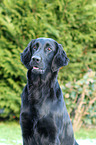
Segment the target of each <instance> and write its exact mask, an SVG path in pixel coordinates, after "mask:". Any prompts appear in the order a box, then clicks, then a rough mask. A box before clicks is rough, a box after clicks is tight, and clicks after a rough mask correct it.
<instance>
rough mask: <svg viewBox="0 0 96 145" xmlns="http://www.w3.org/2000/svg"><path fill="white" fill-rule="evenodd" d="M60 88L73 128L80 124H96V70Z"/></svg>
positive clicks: (78, 126)
mask: <svg viewBox="0 0 96 145" xmlns="http://www.w3.org/2000/svg"><path fill="white" fill-rule="evenodd" d="M62 90H63V95H64V98H65V103H66V106H67V109H68V112H69V114H70V116H71V118H72V122H73V127H74V130H77V129H79V128H80V127H81V125H92V124H93V125H96V72H93V71H90V72H88V73H86V74H85V75H84V77H83V79H81V80H79V81H77V82H72V83H68V84H66V85H65V86H62ZM73 118H74V119H73ZM73 120H74V121H73Z"/></svg>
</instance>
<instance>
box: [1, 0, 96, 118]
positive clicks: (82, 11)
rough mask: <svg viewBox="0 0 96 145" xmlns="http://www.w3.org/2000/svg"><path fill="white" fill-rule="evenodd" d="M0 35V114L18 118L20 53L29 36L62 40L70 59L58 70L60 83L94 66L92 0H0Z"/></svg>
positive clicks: (22, 76)
mask: <svg viewBox="0 0 96 145" xmlns="http://www.w3.org/2000/svg"><path fill="white" fill-rule="evenodd" d="M0 37H1V38H0V78H1V79H0V112H1V113H0V116H1V118H2V117H3V118H7V117H8V118H9V119H12V118H17V119H18V118H19V112H20V103H21V102H20V94H21V92H22V89H23V87H24V86H25V84H26V71H27V70H26V68H25V67H24V66H23V65H22V63H21V61H20V53H21V52H22V51H23V50H24V48H25V47H26V46H27V44H28V43H29V42H30V41H31V40H32V39H35V38H38V37H51V38H53V39H55V40H56V41H57V42H58V43H60V44H62V46H63V48H64V50H65V51H66V53H67V56H68V57H69V59H70V62H69V65H68V66H67V67H64V68H63V69H61V70H60V73H59V76H58V79H59V82H60V83H61V85H64V84H66V83H67V82H74V81H75V80H79V79H81V78H82V77H83V76H84V74H85V73H86V72H87V71H88V70H90V69H92V70H93V71H94V70H96V65H95V64H96V1H95V0H91V1H90V0H86V1H83V0H77V1H75V0H73V1H71V0H55V1H50V0H39V1H37V0H27V1H26V0H20V1H19V0H15V1H14V0H10V1H9V0H1V1H0Z"/></svg>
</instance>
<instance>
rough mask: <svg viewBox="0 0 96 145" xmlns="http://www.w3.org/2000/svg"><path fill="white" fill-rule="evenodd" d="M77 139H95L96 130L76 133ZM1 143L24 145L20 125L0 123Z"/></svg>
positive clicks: (81, 130) (82, 130)
mask: <svg viewBox="0 0 96 145" xmlns="http://www.w3.org/2000/svg"><path fill="white" fill-rule="evenodd" d="M75 138H76V139H87V138H90V139H95V138H96V129H86V128H82V129H80V130H79V131H78V132H75ZM0 143H6V144H7V145H22V138H21V130H20V125H19V123H16V122H15V123H14V122H10V123H8V122H6V123H3V122H1V123H0Z"/></svg>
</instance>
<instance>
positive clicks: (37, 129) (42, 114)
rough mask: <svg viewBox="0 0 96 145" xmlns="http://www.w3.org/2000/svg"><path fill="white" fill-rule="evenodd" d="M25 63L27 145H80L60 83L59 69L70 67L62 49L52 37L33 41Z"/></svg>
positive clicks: (22, 118) (24, 128) (23, 57)
mask: <svg viewBox="0 0 96 145" xmlns="http://www.w3.org/2000/svg"><path fill="white" fill-rule="evenodd" d="M21 61H22V62H23V64H24V65H25V66H26V68H27V69H28V72H27V85H26V86H25V88H24V89H23V92H22V96H21V98H22V104H21V113H20V125H21V129H22V137H23V145H78V144H77V142H76V141H75V139H74V133H73V129H72V124H71V121H70V118H69V115H68V113H67V109H66V106H65V102H64V99H63V95H62V91H61V89H60V86H59V84H58V81H57V74H58V70H59V68H60V67H62V66H65V65H67V64H68V58H67V56H66V53H65V51H64V50H63V48H62V46H61V45H60V44H58V43H57V42H56V41H54V40H53V39H50V38H38V39H35V40H32V41H31V42H30V43H29V45H28V47H27V48H26V49H25V50H24V52H23V53H22V54H21Z"/></svg>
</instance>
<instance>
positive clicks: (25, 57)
mask: <svg viewBox="0 0 96 145" xmlns="http://www.w3.org/2000/svg"><path fill="white" fill-rule="evenodd" d="M68 60H69V59H68V58H67V56H66V53H65V51H64V50H63V48H62V46H61V45H60V44H58V43H57V42H56V41H55V40H53V39H51V38H37V39H35V40H32V41H31V42H30V43H29V44H28V46H27V48H25V50H24V52H23V53H21V61H22V63H23V64H24V65H25V66H26V68H27V69H31V70H32V72H33V73H35V74H44V73H45V72H46V71H48V70H49V71H52V72H55V71H58V69H59V68H60V67H62V66H65V65H67V64H68Z"/></svg>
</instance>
